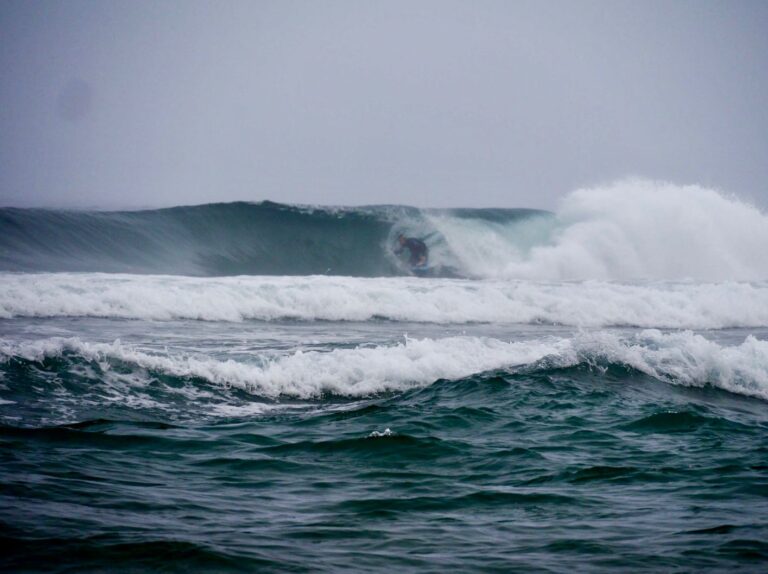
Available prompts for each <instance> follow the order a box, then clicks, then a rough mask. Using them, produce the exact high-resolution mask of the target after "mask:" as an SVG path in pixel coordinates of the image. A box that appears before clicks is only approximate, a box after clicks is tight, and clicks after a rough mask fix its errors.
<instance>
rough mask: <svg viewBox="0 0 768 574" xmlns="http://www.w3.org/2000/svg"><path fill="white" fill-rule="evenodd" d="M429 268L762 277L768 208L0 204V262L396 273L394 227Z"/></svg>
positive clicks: (660, 197) (665, 201)
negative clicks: (117, 208)
mask: <svg viewBox="0 0 768 574" xmlns="http://www.w3.org/2000/svg"><path fill="white" fill-rule="evenodd" d="M401 232H402V233H405V234H407V235H411V236H416V237H420V238H422V239H424V240H425V242H426V243H427V244H428V246H429V247H430V262H431V266H432V269H431V272H432V274H434V275H436V276H450V277H467V278H503V279H537V280H542V279H545V280H560V279H601V280H638V279H655V280H659V279H662V280H673V279H686V278H689V279H697V280H708V281H724V280H745V281H755V280H764V279H768V256H766V254H765V245H768V217H766V215H765V214H763V213H761V212H760V211H759V210H757V209H755V208H754V207H752V206H750V205H748V204H745V203H743V202H741V201H739V200H738V199H736V198H733V197H728V196H726V195H723V194H721V193H718V192H716V191H713V190H709V189H704V188H701V187H697V186H678V185H673V184H666V183H657V182H650V181H642V180H631V181H623V182H619V183H616V184H614V185H611V186H607V187H599V188H593V189H582V190H578V191H575V192H573V193H571V194H570V195H568V196H566V198H565V199H564V201H563V202H562V204H561V205H560V207H559V209H558V210H557V212H556V213H554V214H553V213H547V212H542V211H535V210H527V209H443V210H434V209H433V210H429V209H416V208H412V207H398V206H379V207H364V208H320V207H301V206H289V205H281V204H277V203H271V202H263V203H258V204H251V203H230V204H210V205H201V206H194V207H174V208H170V209H159V210H148V211H134V212H72V211H51V210H36V209H15V208H4V209H0V270H6V271H91V272H97V271H104V272H123V273H162V274H179V275H196V276H222V275H312V274H323V275H347V276H360V277H374V276H393V275H406V274H408V270H407V266H405V265H403V264H402V262H401V261H399V260H398V258H396V257H395V256H394V255H393V254H392V246H393V243H394V239H395V237H396V235H397V234H398V233H401Z"/></svg>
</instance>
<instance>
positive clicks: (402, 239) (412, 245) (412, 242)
mask: <svg viewBox="0 0 768 574" xmlns="http://www.w3.org/2000/svg"><path fill="white" fill-rule="evenodd" d="M397 242H398V243H399V245H398V246H397V248H396V249H395V253H396V254H397V255H400V254H401V253H402V252H403V249H407V250H408V251H409V252H410V254H411V257H410V259H409V260H408V263H409V264H410V266H411V269H412V270H414V271H421V270H424V269H426V268H427V257H428V256H429V249H428V248H427V245H426V243H424V242H423V241H422V240H421V239H416V238H415V237H406V236H405V235H403V234H402V233H401V234H399V235H398V236H397Z"/></svg>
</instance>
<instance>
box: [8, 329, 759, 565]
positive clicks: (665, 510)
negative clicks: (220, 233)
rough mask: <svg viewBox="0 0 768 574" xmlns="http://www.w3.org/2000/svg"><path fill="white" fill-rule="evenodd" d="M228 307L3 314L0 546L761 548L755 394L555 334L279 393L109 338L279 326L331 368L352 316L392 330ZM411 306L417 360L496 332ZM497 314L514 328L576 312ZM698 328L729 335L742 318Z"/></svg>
mask: <svg viewBox="0 0 768 574" xmlns="http://www.w3.org/2000/svg"><path fill="white" fill-rule="evenodd" d="M237 328H238V330H239V335H238V337H236V338H233V339H232V340H227V339H226V335H225V333H228V332H229V333H230V336H231V331H232V329H233V327H232V325H231V324H230V325H224V324H217V323H212V324H211V323H209V324H205V325H204V326H201V325H199V324H196V323H195V322H181V323H173V324H164V323H159V324H158V323H152V322H136V321H109V320H99V321H95V320H88V321H84V320H82V319H68V320H63V319H60V320H58V321H53V320H45V319H39V320H19V319H14V320H6V321H5V323H4V324H3V333H4V336H5V337H6V340H7V338H8V335H9V334H10V333H15V334H16V335H17V337H19V338H21V339H23V340H24V342H23V344H20V345H18V346H17V347H15V349H16V353H15V354H14V353H13V352H12V351H11V348H10V347H8V346H6V347H5V349H4V353H5V361H4V362H3V364H2V374H3V378H2V390H0V398H2V399H3V400H4V403H3V404H0V413H2V416H3V426H2V427H0V461H1V462H0V464H1V466H0V468H1V469H2V474H1V475H0V508H1V509H2V510H1V511H0V519H1V520H2V524H1V531H0V532H1V534H0V535H1V536H2V539H3V547H4V548H5V550H4V552H3V554H2V556H1V557H0V569H2V570H4V571H12V572H40V571H55V572H101V571H110V572H112V571H114V572H144V571H162V572H188V571H210V572H255V571H258V572H335V571H360V572H386V571H392V570H400V571H409V572H411V571H412V572H444V571H446V570H449V569H453V570H458V571H477V572H510V571H519V572H566V571H571V570H573V569H576V570H579V571H591V572H615V571H631V572H641V571H642V572H659V571H673V572H677V571H679V572H696V571H723V570H737V571H740V570H741V571H747V572H753V571H754V572H757V571H761V570H763V569H764V567H765V566H766V564H768V543H766V540H768V518H766V517H767V516H768V442H767V441H766V438H765V437H766V432H767V431H768V409H766V403H765V402H764V401H763V400H761V399H758V398H751V397H748V396H743V395H740V394H734V393H732V392H727V391H725V390H722V389H720V388H716V387H714V386H712V385H708V386H705V387H701V388H692V387H688V386H681V385H677V384H669V383H668V382H662V381H660V380H658V379H657V378H654V377H651V376H648V375H647V374H644V373H642V372H640V371H638V370H637V369H635V368H632V367H631V366H628V364H626V362H624V363H622V361H615V360H614V361H611V360H606V359H605V356H606V355H605V354H604V355H603V356H602V358H601V355H600V354H599V353H593V354H592V355H590V356H588V355H586V354H584V353H582V356H581V357H580V358H579V359H577V360H576V361H575V362H572V363H571V364H567V365H565V366H557V364H556V363H558V361H557V360H555V359H554V358H553V357H552V356H551V354H550V355H549V358H544V359H543V360H539V361H534V362H531V363H527V364H509V365H506V366H505V367H503V368H498V369H492V370H489V371H483V372H477V373H474V374H472V375H470V376H466V377H458V378H454V379H436V380H434V381H431V382H429V383H427V384H418V385H413V386H410V388H407V387H408V386H409V385H406V387H404V389H403V390H401V391H385V392H379V393H373V395H370V396H363V397H352V396H349V393H348V394H347V396H345V395H344V394H343V393H338V392H337V393H333V392H329V391H325V392H323V394H322V395H321V396H319V397H315V398H311V397H310V398H298V397H293V398H292V397H290V396H288V395H283V396H282V397H278V398H277V400H275V399H272V398H269V397H265V396H263V395H264V393H262V395H261V396H260V394H259V392H258V391H257V390H255V389H253V388H251V389H250V390H244V389H242V388H237V387H236V386H230V387H229V388H227V385H222V384H220V383H218V382H216V380H215V376H214V375H213V374H211V375H210V379H206V378H205V377H201V376H188V375H182V374H179V372H175V373H174V372H172V371H173V369H171V368H168V367H167V366H166V368H165V369H163V368H159V367H157V366H155V367H152V368H148V367H147V366H146V365H147V362H146V359H145V358H142V357H144V355H136V356H133V358H131V355H130V353H129V352H128V351H127V350H126V349H133V348H134V346H136V347H137V348H140V347H141V346H142V345H141V342H142V341H143V342H144V343H146V342H147V341H148V340H150V339H153V340H155V341H156V342H158V345H157V349H156V351H157V353H160V355H162V356H169V357H170V356H178V355H174V349H175V350H176V351H178V350H179V348H180V347H181V346H182V342H185V343H184V344H185V345H187V347H186V348H187V349H189V345H194V346H196V347H197V348H198V356H200V350H201V349H203V348H205V349H213V345H218V350H217V353H219V354H218V355H216V353H214V352H213V351H212V350H211V351H209V352H211V353H212V355H216V356H217V357H218V362H217V364H226V361H225V360H224V359H225V358H227V357H228V358H229V359H231V358H232V357H233V356H239V354H242V353H244V352H245V351H244V348H243V347H238V348H237V349H234V347H235V343H234V340H235V339H237V340H238V343H237V344H238V345H241V346H242V345H246V346H249V348H251V349H255V348H256V347H258V346H259V345H261V349H262V352H263V351H264V350H265V349H267V348H270V349H272V350H274V349H280V348H282V349H283V351H284V354H283V355H280V356H282V357H283V358H284V359H285V358H286V357H290V356H291V354H290V353H292V352H294V350H295V349H296V348H297V346H298V347H299V348H303V349H304V352H303V354H304V357H307V356H309V357H311V358H312V360H313V361H314V363H312V364H314V365H315V368H316V369H317V373H316V374H317V376H321V373H320V371H321V370H322V369H328V368H329V367H328V365H327V364H324V363H322V362H320V361H321V360H324V359H328V357H335V359H336V360H337V362H339V363H344V362H345V361H346V362H349V361H351V360H352V357H353V355H351V354H349V353H354V352H356V351H355V347H356V345H357V344H358V342H359V341H361V340H367V341H372V343H370V344H369V346H368V348H369V350H370V351H371V354H370V355H369V356H368V357H369V359H368V360H369V361H370V368H371V372H373V369H374V365H373V363H374V362H375V360H376V359H375V357H377V356H379V355H377V353H383V352H384V351H385V350H386V348H387V346H386V345H385V344H384V342H385V341H389V340H390V339H391V338H392V337H394V333H398V332H402V330H403V327H402V326H398V325H396V324H392V323H388V322H379V323H376V322H373V323H368V324H360V325H355V324H341V323H322V324H311V323H310V324H300V323H297V324H291V323H283V324H260V323H258V322H253V323H249V324H247V325H240V326H238V327H237ZM408 328H409V329H410V330H411V331H412V332H414V336H417V337H419V336H424V337H427V336H430V337H431V338H429V339H423V341H432V342H434V345H432V343H430V344H429V345H430V346H429V347H428V348H419V347H413V349H411V350H410V351H408V349H407V348H406V350H405V352H406V354H407V353H408V352H409V353H411V357H410V359H411V360H412V361H419V360H429V354H430V353H436V352H438V351H437V349H439V348H440V345H441V341H445V345H448V341H453V339H451V338H450V337H453V336H454V335H456V333H457V332H463V333H465V335H464V336H465V337H466V344H467V345H469V344H470V343H471V342H472V341H473V340H475V339H478V340H480V339H482V337H480V335H481V333H483V332H490V333H491V335H492V336H493V337H496V336H499V335H500V333H499V330H500V329H499V328H496V329H495V330H494V328H493V327H492V326H489V325H485V326H484V325H476V326H474V327H472V326H464V327H462V328H461V329H457V328H451V327H440V328H437V327H434V326H429V325H424V326H420V327H419V326H417V325H410V326H408ZM501 330H503V331H504V332H506V334H507V337H508V338H509V339H511V340H513V341H517V342H518V343H520V344H526V345H536V344H539V341H543V340H559V339H567V338H569V337H574V336H576V337H577V336H578V335H577V334H574V333H573V332H569V331H566V330H564V329H558V328H547V327H544V326H542V327H527V328H522V327H519V328H517V329H514V328H503V329H501ZM44 332H46V333H49V334H52V333H57V334H59V335H65V336H66V335H71V334H73V333H80V335H81V338H83V339H89V340H92V341H95V340H97V335H96V334H97V333H102V338H104V339H105V340H113V337H114V336H115V335H116V334H121V336H122V340H123V347H120V348H119V349H122V351H118V350H117V348H116V347H114V346H113V347H110V348H111V349H112V350H111V351H109V350H103V349H102V351H100V352H98V353H97V352H95V351H94V350H93V349H91V351H92V352H91V353H90V354H89V352H88V350H87V349H84V348H83V347H77V344H76V343H72V342H70V343H68V344H66V345H63V346H62V345H61V344H59V346H56V345H54V344H53V343H52V341H54V339H47V341H48V343H47V345H48V347H47V348H46V350H44V351H42V352H40V353H38V354H37V355H36V356H33V355H34V353H33V351H32V350H30V349H32V347H34V345H35V344H39V340H40V338H39V336H40V334H41V333H44ZM330 333H333V334H330ZM712 335H715V338H716V339H718V340H719V344H720V345H721V347H722V348H724V349H735V348H736V349H737V348H739V347H734V346H733V344H732V343H733V342H735V341H739V342H740V341H741V340H743V338H744V332H741V331H738V330H736V331H724V332H720V334H717V333H714V334H710V337H711V336H712ZM631 336H632V333H631V331H625V332H624V333H623V335H621V337H631ZM691 336H693V335H691ZM441 337H442V338H441ZM445 337H448V338H445ZM463 340H464V339H462V341H463ZM492 340H496V339H492ZM702 340H704V339H702ZM34 341H38V343H34ZM310 341H311V343H309V342H310ZM342 341H349V342H350V343H351V344H344V343H342ZM94 344H96V343H94ZM169 344H170V345H171V348H170V350H169V348H168V345H169ZM308 344H309V346H307V345H308ZM390 344H397V343H394V342H393V343H390ZM423 344H425V345H426V343H423ZM451 344H453V343H451ZM174 346H175V347H174ZM161 348H163V349H164V351H163V352H162V353H161V352H160V351H159V349H161ZM225 348H230V350H231V352H232V354H229V355H226V354H224V355H223V354H221V352H222V349H225ZM390 348H391V347H390ZM23 349H26V350H23ZM78 349H79V350H78ZM430 349H435V350H434V351H430ZM38 350H39V348H38ZM145 350H147V352H148V353H149V354H150V355H152V356H155V355H153V354H152V353H150V352H149V349H145ZM313 353H314V354H313ZM334 353H335V354H334ZM339 353H342V354H339ZM343 353H348V354H343ZM453 354H454V355H455V352H454V353H453ZM417 355H418V356H417ZM157 356H159V355H157ZM275 360H278V359H275ZM285 360H291V359H290V358H288V359H285ZM403 360H405V359H403ZM447 360H448V359H447V358H445V357H443V358H441V361H442V362H445V361H447ZM561 364H562V362H561ZM236 366H237V365H236V364H234V362H233V363H232V364H230V368H234V367H236ZM284 368H285V369H287V368H288V363H284ZM392 368H397V365H394V366H393V367H392ZM423 368H426V367H423ZM272 376H277V374H275V373H274V372H273V373H272ZM358 376H359V377H365V373H364V372H362V371H361V372H360V373H359V375H358ZM371 376H373V375H371ZM392 376H394V375H392ZM230 377H231V380H233V381H234V380H235V377H234V375H230ZM338 377H340V378H341V377H342V374H341V372H339V373H338ZM350 392H351V391H350ZM387 429H389V430H387Z"/></svg>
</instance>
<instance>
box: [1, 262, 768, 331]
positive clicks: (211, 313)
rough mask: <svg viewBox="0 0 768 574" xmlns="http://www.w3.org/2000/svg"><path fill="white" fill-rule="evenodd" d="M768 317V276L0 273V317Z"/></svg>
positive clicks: (668, 320) (649, 320)
mask: <svg viewBox="0 0 768 574" xmlns="http://www.w3.org/2000/svg"><path fill="white" fill-rule="evenodd" d="M12 317H106V318H126V319H151V320H175V319H192V320H203V321H244V320H276V319H292V320H302V321H312V320H331V321H336V320H339V321H369V320H372V319H386V320H390V321H410V322H431V323H473V322H492V323H507V324H512V323H546V324H559V325H571V326H583V327H600V326H637V327H661V328H681V329H710V328H715V329H716V328H726V327H760V326H766V325H768V283H765V282H761V283H743V282H742V283H738V282H725V283H694V282H643V283H635V284H629V283H616V282H606V281H587V282H543V281H490V280H486V281H466V280H449V279H433V280H429V279H415V278H377V279H365V278H352V277H326V276H312V277H224V278H189V277H179V276H152V275H117V274H115V275H113V274H73V273H61V274H0V318H12Z"/></svg>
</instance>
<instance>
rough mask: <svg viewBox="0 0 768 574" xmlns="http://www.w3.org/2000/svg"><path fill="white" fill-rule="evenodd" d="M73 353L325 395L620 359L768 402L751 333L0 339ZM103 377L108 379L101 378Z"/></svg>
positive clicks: (766, 363)
mask: <svg viewBox="0 0 768 574" xmlns="http://www.w3.org/2000/svg"><path fill="white" fill-rule="evenodd" d="M68 355H73V356H75V357H79V358H80V359H84V360H86V361H95V362H97V363H98V364H99V365H100V368H101V369H102V370H104V371H109V369H110V368H111V361H119V362H120V363H121V365H122V367H121V368H123V369H124V365H125V364H129V365H133V367H134V368H135V369H139V370H143V371H145V373H146V374H145V377H144V380H145V381H147V382H148V381H150V380H153V379H154V375H153V374H152V373H159V374H163V375H170V376H173V377H182V378H195V379H200V380H204V381H207V382H208V383H210V384H213V385H217V386H220V387H224V388H228V387H237V388H239V389H243V390H246V391H248V392H250V393H253V394H255V395H259V396H263V397H269V398H278V397H281V396H286V397H297V398H303V399H310V398H319V397H321V396H323V395H325V394H334V395H341V396H347V397H363V396H370V395H375V394H378V393H383V392H393V391H405V390H408V389H412V388H418V387H423V386H426V385H429V384H432V383H434V382H435V381H437V380H439V379H460V378H464V377H468V376H471V375H474V374H478V373H482V372H485V371H491V370H498V369H506V370H509V371H511V372H536V371H537V370H541V369H544V370H551V369H563V368H569V367H573V366H577V365H587V366H589V367H594V368H598V369H601V368H604V367H607V366H611V365H621V366H625V367H629V368H632V369H635V370H637V371H639V372H642V373H644V374H646V375H648V376H651V377H653V378H655V379H658V380H660V381H664V382H667V383H670V384H676V385H685V386H705V385H711V386H714V387H718V388H721V389H724V390H727V391H729V392H733V393H736V394H741V395H746V396H752V397H758V398H761V399H764V400H768V341H762V340H758V339H756V338H755V337H753V336H751V335H750V336H748V337H746V338H745V339H744V341H743V342H742V343H741V344H739V345H733V346H724V345H720V344H718V343H716V342H714V341H711V340H709V339H706V338H705V337H703V336H701V335H698V334H695V333H692V332H689V331H684V332H678V333H671V334H665V333H662V332H660V331H658V330H645V331H642V332H640V333H637V334H635V335H632V336H626V337H623V336H620V335H617V334H613V333H607V332H600V333H582V334H579V335H577V336H575V337H571V338H555V337H550V338H545V339H539V340H526V341H517V342H514V341H513V342H510V341H502V340H499V339H494V338H484V337H447V338H443V339H407V338H406V339H405V340H403V341H402V342H400V343H397V344H391V345H383V346H377V347H357V348H354V349H334V350H331V351H307V352H303V351H296V352H294V353H292V354H285V355H282V356H269V357H258V356H255V357H254V360H253V361H252V362H243V361H242V360H239V361H235V360H231V359H230V360H217V359H214V358H211V357H207V356H204V355H201V356H197V355H190V354H184V353H174V352H173V351H163V352H157V351H153V352H150V351H147V350H139V349H136V348H133V347H131V346H127V345H124V344H122V343H120V342H119V341H115V342H113V343H90V342H84V341H81V340H80V339H77V338H68V339H63V338H50V339H42V340H38V341H31V342H25V343H14V342H10V341H4V340H0V360H2V361H5V362H7V361H11V360H15V359H24V360H27V361H43V360H44V359H46V358H50V357H66V356H68ZM97 378H98V380H100V381H104V380H105V379H103V378H100V377H97Z"/></svg>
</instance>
